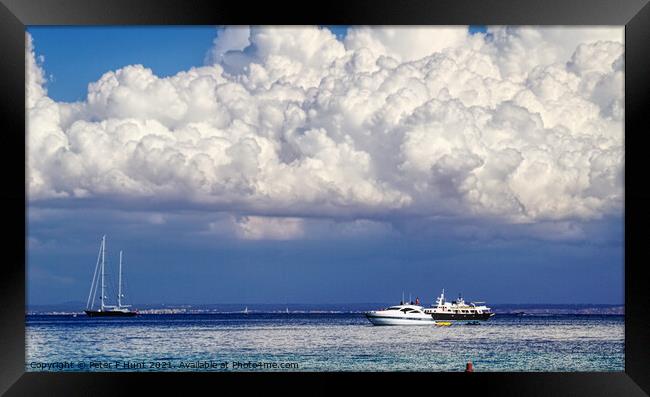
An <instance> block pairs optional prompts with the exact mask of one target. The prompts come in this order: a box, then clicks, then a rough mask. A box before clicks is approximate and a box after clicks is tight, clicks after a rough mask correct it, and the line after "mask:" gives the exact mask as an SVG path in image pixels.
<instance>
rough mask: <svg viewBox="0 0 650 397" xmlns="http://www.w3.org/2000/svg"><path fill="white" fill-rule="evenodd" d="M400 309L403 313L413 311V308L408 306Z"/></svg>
mask: <svg viewBox="0 0 650 397" xmlns="http://www.w3.org/2000/svg"><path fill="white" fill-rule="evenodd" d="M401 311H403V312H404V313H410V312H412V311H413V309H409V308H408V307H407V308H404V309H402V310H401Z"/></svg>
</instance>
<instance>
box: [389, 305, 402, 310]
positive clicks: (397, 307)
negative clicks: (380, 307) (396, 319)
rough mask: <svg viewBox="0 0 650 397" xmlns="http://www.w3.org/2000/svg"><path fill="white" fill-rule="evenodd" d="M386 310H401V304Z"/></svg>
mask: <svg viewBox="0 0 650 397" xmlns="http://www.w3.org/2000/svg"><path fill="white" fill-rule="evenodd" d="M386 310H399V306H391V307H389V308H388V309H386Z"/></svg>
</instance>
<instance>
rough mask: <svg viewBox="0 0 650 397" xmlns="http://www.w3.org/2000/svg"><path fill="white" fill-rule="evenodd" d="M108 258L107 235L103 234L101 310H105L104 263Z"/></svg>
mask: <svg viewBox="0 0 650 397" xmlns="http://www.w3.org/2000/svg"><path fill="white" fill-rule="evenodd" d="M105 260H106V235H104V236H102V298H101V308H102V309H101V310H102V311H104V298H105V297H106V294H105V291H104V290H105V284H104V263H105Z"/></svg>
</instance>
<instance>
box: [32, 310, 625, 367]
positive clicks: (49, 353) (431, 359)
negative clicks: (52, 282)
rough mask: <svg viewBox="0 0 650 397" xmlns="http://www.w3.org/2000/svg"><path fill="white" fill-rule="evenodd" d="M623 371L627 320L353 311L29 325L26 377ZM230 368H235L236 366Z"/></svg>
mask: <svg viewBox="0 0 650 397" xmlns="http://www.w3.org/2000/svg"><path fill="white" fill-rule="evenodd" d="M468 361H472V362H473V364H474V368H475V371H542V372H543V371H562V372H569V371H623V370H624V363H625V360H624V317H623V316H598V315H556V316H525V317H517V316H511V315H496V316H495V317H494V318H492V319H490V320H489V321H486V322H483V323H481V324H480V325H465V324H461V323H455V324H453V325H452V326H450V327H435V326H410V327H409V326H391V327H377V326H373V325H372V324H370V323H369V322H368V320H366V318H365V317H364V316H363V314H360V313H328V314H309V313H304V314H294V313H291V314H281V313H274V314H261V313H252V314H248V315H244V314H205V315H203V314H163V315H153V314H151V315H147V314H145V315H140V316H138V317H135V318H88V317H86V316H83V315H80V316H77V317H73V316H72V315H28V316H27V317H26V364H25V366H26V370H27V371H35V372H38V371H109V372H111V371H463V370H464V369H465V364H466V363H467V362H468ZM233 366H234V367H233Z"/></svg>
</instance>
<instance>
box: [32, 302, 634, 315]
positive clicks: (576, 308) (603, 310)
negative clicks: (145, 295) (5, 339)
mask: <svg viewBox="0 0 650 397" xmlns="http://www.w3.org/2000/svg"><path fill="white" fill-rule="evenodd" d="M392 304H394V303H349V304H336V303H334V304H307V303H289V304H282V303H224V304H169V303H168V304H141V305H133V308H135V309H137V310H138V312H140V313H142V314H210V313H241V312H243V311H244V310H245V309H248V312H249V313H278V312H285V311H286V310H287V309H288V310H289V312H293V313H361V312H365V311H368V310H377V309H381V308H385V307H388V306H390V305H392ZM488 306H489V307H491V308H492V310H493V311H494V312H495V313H496V314H519V315H561V314H580V315H623V314H624V313H625V306H624V305H611V304H493V305H488ZM84 307H85V304H84V303H82V302H66V303H60V304H53V305H30V306H29V307H28V308H27V314H74V313H77V314H78V313H83V308H84Z"/></svg>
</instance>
